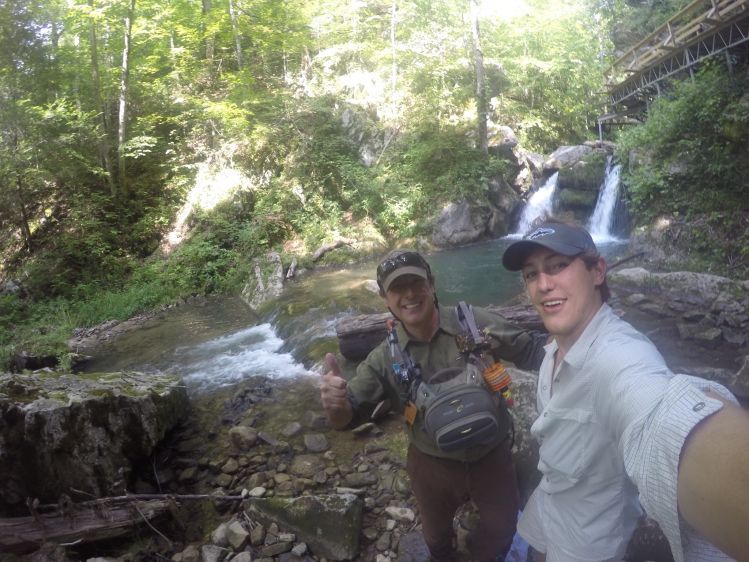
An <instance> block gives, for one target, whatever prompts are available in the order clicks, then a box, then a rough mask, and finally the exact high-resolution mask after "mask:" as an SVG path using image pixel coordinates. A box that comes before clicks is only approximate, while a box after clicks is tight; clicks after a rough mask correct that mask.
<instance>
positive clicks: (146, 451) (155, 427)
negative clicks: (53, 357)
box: [0, 372, 189, 507]
mask: <svg viewBox="0 0 749 562" xmlns="http://www.w3.org/2000/svg"><path fill="white" fill-rule="evenodd" d="M188 407H189V402H188V398H187V392H186V389H185V387H184V384H183V383H182V381H181V380H180V379H179V378H178V377H175V376H170V375H164V374H149V375H145V374H143V373H135V372H116V373H87V374H70V373H59V372H52V373H47V372H39V373H32V374H24V375H12V374H0V507H2V506H3V505H6V506H7V505H13V504H18V503H19V502H22V501H24V500H25V499H26V498H27V497H33V498H39V500H40V501H42V502H46V503H49V502H56V501H57V500H58V498H59V497H60V495H61V494H62V493H69V492H70V489H71V488H75V489H78V490H83V491H84V492H85V493H88V494H91V495H92V496H94V497H104V496H110V495H119V494H122V491H123V489H124V487H126V486H129V485H131V484H132V483H131V482H130V476H131V473H132V470H133V469H132V466H133V464H134V463H136V462H139V461H143V460H146V459H148V457H149V456H150V455H151V453H152V452H153V450H154V448H155V446H156V445H157V444H158V443H159V442H160V441H161V440H162V438H163V437H164V435H165V434H166V432H167V431H169V430H170V429H172V428H173V427H174V426H175V425H176V424H177V423H178V422H179V420H180V419H182V418H183V417H184V416H185V415H186V414H187V411H188Z"/></svg>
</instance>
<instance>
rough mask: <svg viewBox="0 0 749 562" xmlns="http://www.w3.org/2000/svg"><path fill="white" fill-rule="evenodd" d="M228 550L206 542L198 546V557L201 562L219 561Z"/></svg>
mask: <svg viewBox="0 0 749 562" xmlns="http://www.w3.org/2000/svg"><path fill="white" fill-rule="evenodd" d="M227 554H229V551H228V550H227V549H226V548H221V547H220V546H216V545H215V544H206V545H203V546H202V547H201V548H200V558H201V560H202V562H221V561H222V560H223V559H224V558H226V555H227Z"/></svg>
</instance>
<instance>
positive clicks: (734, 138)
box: [618, 65, 749, 272]
mask: <svg viewBox="0 0 749 562" xmlns="http://www.w3.org/2000/svg"><path fill="white" fill-rule="evenodd" d="M745 80H746V79H745ZM747 90H749V83H746V82H745V83H741V82H737V81H734V80H732V79H731V78H730V77H729V76H728V75H727V73H726V72H725V70H724V69H723V68H722V67H721V66H720V65H708V66H707V67H706V68H704V69H703V70H702V71H701V72H700V73H699V74H698V75H697V76H696V78H695V79H694V80H693V81H691V80H687V81H684V82H680V83H678V84H677V85H676V86H675V87H674V89H673V91H671V92H670V93H669V94H668V96H664V97H662V98H660V99H658V100H657V101H656V102H655V103H654V104H653V105H652V106H651V109H650V112H649V115H648V119H647V121H646V122H645V123H644V124H643V125H641V126H638V127H636V128H633V129H629V130H626V131H624V132H623V133H622V134H621V136H620V138H619V142H618V152H619V157H620V158H622V159H624V160H627V159H630V161H629V165H628V167H627V169H626V171H625V181H626V183H627V185H628V188H629V189H628V195H629V198H630V206H631V212H632V216H635V217H637V220H638V222H639V223H641V224H646V223H648V222H650V221H652V220H653V219H654V218H655V217H657V216H659V215H663V214H665V215H671V216H675V217H677V219H678V220H683V221H685V223H686V224H688V225H690V226H689V228H687V229H685V233H687V234H685V236H686V239H687V240H689V243H688V246H687V247H688V248H690V250H691V251H692V252H694V254H695V255H696V256H700V258H701V259H702V260H708V261H715V262H716V263H718V264H722V266H718V267H719V268H720V267H722V271H724V272H727V271H730V270H731V269H733V270H735V269H736V268H739V269H741V268H749V260H747V252H746V248H747V247H748V246H749V231H748V230H747V227H748V226H749V217H747V216H746V201H747V200H749V156H747V155H748V154H749V140H748V139H749V135H747V134H746V132H747V131H748V130H749V101H748V99H749V98H747V94H746V92H747ZM742 131H743V134H742ZM691 225H694V226H691Z"/></svg>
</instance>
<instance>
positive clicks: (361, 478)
mask: <svg viewBox="0 0 749 562" xmlns="http://www.w3.org/2000/svg"><path fill="white" fill-rule="evenodd" d="M343 483H344V485H346V486H349V487H351V488H359V487H361V486H369V485H371V484H377V476H376V475H375V474H372V473H371V472H352V473H350V474H347V475H346V476H344V477H343Z"/></svg>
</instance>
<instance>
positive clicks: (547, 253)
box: [522, 246, 606, 349]
mask: <svg viewBox="0 0 749 562" xmlns="http://www.w3.org/2000/svg"><path fill="white" fill-rule="evenodd" d="M522 272H523V279H524V280H525V285H526V288H527V290H528V296H529V297H530V299H531V302H532V303H533V306H534V307H535V308H536V310H537V311H538V313H539V314H540V316H541V320H543V323H544V326H546V329H547V330H548V331H549V333H550V334H551V335H553V336H554V337H556V339H557V343H558V344H559V345H560V347H564V348H566V349H569V348H570V347H571V346H572V344H574V343H575V341H577V339H578V338H579V337H580V335H581V334H582V333H583V331H584V330H585V327H586V326H587V325H588V323H589V322H590V321H591V319H592V318H593V316H595V314H596V312H598V309H599V308H600V307H601V304H602V303H603V300H602V298H601V292H600V291H599V290H597V289H596V287H598V286H599V285H601V284H602V283H603V281H604V279H605V275H606V262H605V261H604V260H603V258H599V259H598V261H597V262H596V263H595V264H594V265H593V266H592V267H590V268H588V266H586V264H585V262H584V261H583V260H582V259H581V258H580V257H579V256H576V257H568V256H563V255H561V254H557V253H555V252H553V251H551V250H549V249H547V248H544V247H541V246H539V248H538V249H537V250H534V251H533V252H531V253H530V254H529V255H528V257H527V258H526V260H525V262H524V264H523V269H522Z"/></svg>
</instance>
